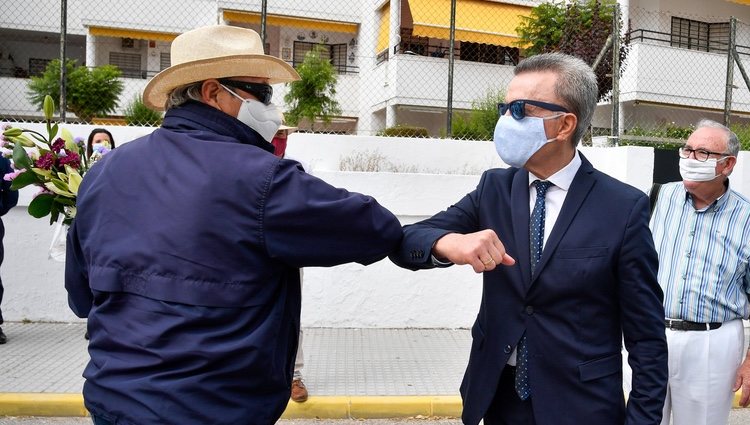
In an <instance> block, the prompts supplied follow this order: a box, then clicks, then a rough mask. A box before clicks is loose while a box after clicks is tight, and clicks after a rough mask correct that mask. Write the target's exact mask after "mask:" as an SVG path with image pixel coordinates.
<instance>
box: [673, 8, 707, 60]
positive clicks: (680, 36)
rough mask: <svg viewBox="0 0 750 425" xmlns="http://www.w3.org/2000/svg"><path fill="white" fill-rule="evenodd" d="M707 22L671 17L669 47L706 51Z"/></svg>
mask: <svg viewBox="0 0 750 425" xmlns="http://www.w3.org/2000/svg"><path fill="white" fill-rule="evenodd" d="M709 26H710V24H709V23H707V22H700V21H694V20H692V19H685V18H678V17H676V16H673V17H672V37H671V45H672V46H675V47H680V48H683V49H691V50H703V51H706V52H707V51H708V29H709Z"/></svg>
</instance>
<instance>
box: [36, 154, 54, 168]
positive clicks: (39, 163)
mask: <svg viewBox="0 0 750 425" xmlns="http://www.w3.org/2000/svg"><path fill="white" fill-rule="evenodd" d="M34 165H36V167H37V168H41V169H43V170H50V169H52V166H53V165H55V156H54V155H53V154H52V152H47V153H45V154H44V155H42V156H40V157H39V159H37V160H36V162H35V163H34Z"/></svg>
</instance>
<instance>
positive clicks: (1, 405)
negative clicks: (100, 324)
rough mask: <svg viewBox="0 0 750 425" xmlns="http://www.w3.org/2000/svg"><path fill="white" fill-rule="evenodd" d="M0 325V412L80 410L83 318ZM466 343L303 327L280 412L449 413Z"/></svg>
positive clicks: (458, 336) (445, 336)
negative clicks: (296, 367) (293, 390)
mask: <svg viewBox="0 0 750 425" xmlns="http://www.w3.org/2000/svg"><path fill="white" fill-rule="evenodd" d="M2 327H3V330H4V331H5V333H6V334H7V335H8V343H7V344H5V345H1V346H0V359H2V361H0V416H2V415H16V416H76V415H82V414H85V410H84V409H83V407H82V402H81V397H80V393H81V389H82V388H83V381H84V380H83V378H82V377H81V373H82V372H83V369H84V367H85V365H86V363H87V362H88V353H87V351H86V344H87V341H86V340H85V339H84V338H83V335H84V332H85V325H84V324H82V323H21V322H6V323H5V324H3V326H2ZM470 343H471V335H470V332H469V331H468V330H448V329H340V328H310V329H304V339H303V348H304V354H305V368H304V369H303V376H304V379H305V384H306V385H307V387H308V390H309V392H310V399H309V400H308V401H307V402H305V403H293V402H290V404H289V407H288V408H287V412H286V414H285V417H288V418H295V417H313V418H314V417H316V416H318V417H328V418H342V417H343V418H346V417H388V415H391V416H416V415H424V416H457V415H459V414H460V408H461V403H460V398H459V395H458V387H459V384H460V383H461V377H462V375H463V371H464V368H465V367H466V363H467V361H468V354H469V346H470ZM61 412H63V413H65V414H61Z"/></svg>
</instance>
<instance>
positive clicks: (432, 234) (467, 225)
mask: <svg viewBox="0 0 750 425" xmlns="http://www.w3.org/2000/svg"><path fill="white" fill-rule="evenodd" d="M486 176H487V173H486V172H485V174H483V175H482V178H481V179H480V181H479V185H478V186H477V188H476V189H475V190H474V191H473V192H471V193H469V194H467V195H466V196H464V197H463V198H462V199H461V200H460V201H458V203H457V204H455V205H452V206H451V207H449V208H448V209H447V210H445V211H442V212H439V213H437V214H435V215H434V216H432V217H430V218H428V219H426V220H423V221H420V222H418V223H416V224H412V225H408V226H404V238H403V239H402V240H401V244H400V245H399V247H398V249H397V250H396V251H394V252H393V253H391V255H390V257H389V258H390V260H391V261H392V262H393V263H395V264H396V265H397V266H399V267H403V268H405V269H409V270H419V269H429V268H433V267H436V265H435V264H433V262H432V247H433V246H434V245H435V242H437V240H438V239H440V238H441V237H443V236H445V235H446V234H448V233H461V234H466V233H472V232H477V231H479V230H481V229H479V218H478V211H479V201H480V195H479V194H480V193H481V192H482V188H483V187H484V184H485V180H486Z"/></svg>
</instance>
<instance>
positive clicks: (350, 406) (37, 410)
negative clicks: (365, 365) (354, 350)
mask: <svg viewBox="0 0 750 425" xmlns="http://www.w3.org/2000/svg"><path fill="white" fill-rule="evenodd" d="M419 415H421V416H427V417H429V416H441V417H453V418H458V417H460V416H461V398H460V397H459V396H361V397H349V396H312V397H310V398H309V399H308V400H307V401H306V402H304V403H295V402H293V401H291V400H290V401H289V404H288V405H287V407H286V410H285V411H284V414H283V415H282V418H284V419H349V418H367V419H378V418H406V417H413V416H419ZM0 416H60V417H65V416H88V411H87V410H86V408H85V407H84V405H83V396H82V395H81V394H55V393H5V394H3V393H0Z"/></svg>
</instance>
